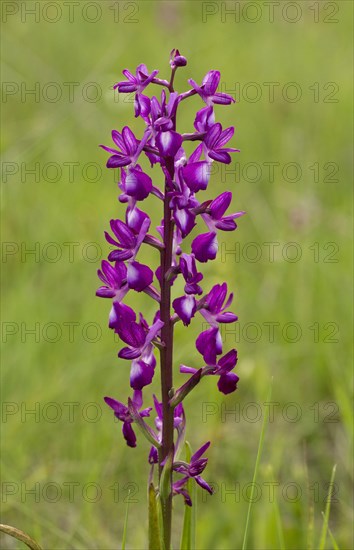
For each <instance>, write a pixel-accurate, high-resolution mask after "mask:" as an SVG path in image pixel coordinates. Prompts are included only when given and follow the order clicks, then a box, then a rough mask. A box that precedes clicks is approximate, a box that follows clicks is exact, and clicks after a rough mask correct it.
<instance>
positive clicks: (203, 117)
mask: <svg viewBox="0 0 354 550" xmlns="http://www.w3.org/2000/svg"><path fill="white" fill-rule="evenodd" d="M214 124H215V115H214V109H213V108H212V107H204V108H203V109H200V111H198V112H197V114H196V117H195V121H194V128H195V129H196V130H197V132H201V133H204V132H208V130H209V129H210V128H211V127H212V126H214Z"/></svg>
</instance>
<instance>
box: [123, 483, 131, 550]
mask: <svg viewBox="0 0 354 550" xmlns="http://www.w3.org/2000/svg"><path fill="white" fill-rule="evenodd" d="M129 497H130V489H129V491H128V498H127V507H126V509H125V519H124V527H123V538H122V550H125V545H126V542H127V532H128V518H129Z"/></svg>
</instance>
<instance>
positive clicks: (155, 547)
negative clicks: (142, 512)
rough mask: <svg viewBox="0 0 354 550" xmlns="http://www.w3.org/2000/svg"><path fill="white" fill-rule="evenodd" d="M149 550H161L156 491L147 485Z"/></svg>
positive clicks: (152, 486) (151, 485) (151, 484)
mask: <svg viewBox="0 0 354 550" xmlns="http://www.w3.org/2000/svg"><path fill="white" fill-rule="evenodd" d="M148 498H149V550H162V546H161V535H160V525H159V513H158V503H157V496H156V491H155V488H154V485H153V483H150V485H149V494H148Z"/></svg>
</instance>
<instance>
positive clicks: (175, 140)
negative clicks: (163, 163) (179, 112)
mask: <svg viewBox="0 0 354 550" xmlns="http://www.w3.org/2000/svg"><path fill="white" fill-rule="evenodd" d="M156 145H157V147H158V150H159V151H160V153H161V155H163V156H165V157H174V156H175V154H176V153H177V151H178V149H179V148H180V147H181V145H182V136H181V135H180V134H178V133H177V132H173V131H167V132H159V133H158V134H157V136H156Z"/></svg>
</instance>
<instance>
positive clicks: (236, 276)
mask: <svg viewBox="0 0 354 550" xmlns="http://www.w3.org/2000/svg"><path fill="white" fill-rule="evenodd" d="M270 4H271V5H270V6H269V5H267V3H266V2H257V3H255V2H220V3H219V2H198V1H193V2H183V1H178V2H150V1H144V2H114V1H113V0H112V1H100V2H85V1H82V2H77V3H71V2H45V1H42V2H2V6H1V9H2V14H1V15H2V39H1V40H2V80H3V83H2V101H3V123H4V128H3V132H2V160H3V163H2V176H3V186H2V241H3V257H2V272H3V279H2V282H3V287H2V288H3V291H2V345H3V360H2V402H3V411H2V412H3V416H2V426H1V427H2V441H3V453H2V522H3V523H8V524H12V525H15V526H17V527H19V528H21V529H24V530H25V531H28V532H29V533H30V534H31V535H32V536H34V537H35V538H37V539H38V541H40V542H41V544H42V545H43V548H45V549H54V548H55V549H75V550H80V549H88V548H92V549H93V548H97V549H110V550H111V549H116V548H120V545H121V539H122V531H123V519H124V514H125V510H126V506H127V501H129V502H130V511H129V529H128V542H127V545H128V547H129V548H132V549H143V548H146V536H147V518H146V479H147V475H148V465H147V459H146V457H147V453H148V445H147V444H146V443H145V441H143V440H142V438H140V439H139V444H138V448H137V449H136V450H135V451H133V450H131V449H128V448H127V447H126V446H125V444H124V441H123V439H122V437H121V433H120V429H121V426H120V425H119V424H118V423H117V424H115V423H114V422H113V418H112V415H111V412H110V410H108V408H107V407H105V406H104V405H102V397H103V396H104V395H111V396H113V397H116V398H118V399H122V400H125V398H126V396H127V394H128V392H129V380H128V372H129V366H128V363H125V362H124V363H122V362H121V361H119V360H118V359H117V357H116V353H117V349H118V342H117V341H115V339H114V337H113V335H112V334H111V332H110V331H108V330H107V329H106V323H107V316H108V311H109V303H108V301H104V300H99V299H97V298H95V295H94V294H95V289H96V287H97V285H98V281H97V278H96V269H97V267H98V266H99V263H100V259H101V257H104V256H105V255H106V254H107V252H108V247H107V246H106V244H105V241H104V237H103V231H104V230H105V229H106V228H107V227H108V222H109V219H110V218H112V217H119V216H122V214H123V212H124V210H123V208H122V207H121V205H119V203H118V202H117V200H116V197H117V187H116V183H115V181H116V179H117V178H116V176H114V174H113V172H112V171H108V170H106V169H105V162H106V159H107V155H106V153H105V152H104V151H102V150H101V149H99V148H98V144H99V143H104V144H107V145H109V144H110V132H111V130H112V129H113V128H116V129H119V130H120V129H121V128H122V127H123V126H124V125H125V124H130V125H131V126H132V128H133V129H134V131H135V132H136V133H137V135H139V133H140V132H141V130H142V125H141V121H137V120H136V119H133V115H132V113H133V104H132V98H131V97H129V96H126V97H125V98H118V96H116V95H115V94H114V93H113V91H112V85H113V84H114V83H115V82H117V81H118V80H120V79H121V70H122V69H124V68H125V67H128V68H130V69H131V70H132V69H135V67H136V66H137V65H138V64H139V63H142V62H144V63H146V64H147V66H148V68H149V69H150V70H152V69H155V68H159V69H160V74H161V76H162V77H168V76H169V65H168V59H169V53H170V50H171V49H172V48H174V47H178V48H179V49H180V50H181V52H182V53H183V54H184V55H185V56H186V57H187V58H188V66H187V67H186V68H185V69H181V70H180V71H179V72H178V74H177V77H176V88H177V90H178V91H183V90H185V89H187V88H188V84H187V79H188V78H193V79H194V80H196V81H197V82H201V79H202V77H203V76H204V74H205V73H206V72H207V71H208V70H210V69H219V70H220V71H221V74H222V77H221V80H222V82H221V89H222V90H223V91H229V93H234V94H235V97H236V99H237V100H238V102H237V103H236V105H233V106H230V107H226V108H222V107H216V114H217V119H218V120H220V121H221V122H222V124H223V125H231V124H233V125H235V126H236V133H235V137H234V138H233V145H234V146H237V147H239V148H240V149H241V153H240V154H239V155H237V157H236V159H235V161H234V162H233V164H232V165H230V166H229V167H228V169H229V171H228V172H226V171H225V167H222V168H220V167H219V169H215V171H214V174H213V177H212V182H211V184H210V187H209V189H208V192H207V193H206V194H205V197H206V198H209V197H210V198H212V197H214V196H216V194H217V193H220V192H221V191H223V190H226V189H228V190H232V191H233V193H234V199H233V207H234V210H246V211H247V216H245V217H243V218H242V219H241V220H240V221H239V228H238V230H237V232H236V233H233V234H227V233H223V234H221V235H220V238H219V242H220V261H218V262H213V263H211V264H209V263H208V264H207V265H205V266H203V273H204V276H205V279H204V288H205V289H208V288H210V287H211V286H212V284H215V283H217V282H220V281H223V280H225V281H227V282H228V285H229V288H230V290H232V291H234V292H235V302H234V308H233V309H234V310H235V311H236V312H237V313H238V315H239V323H238V327H237V328H236V327H235V326H234V327H228V330H230V331H231V332H229V333H227V334H226V333H225V332H224V339H225V342H226V345H227V346H230V347H231V346H236V347H237V348H238V351H239V357H240V359H239V364H238V371H237V372H238V374H239V376H240V383H239V389H238V391H237V392H236V393H235V394H232V395H231V396H228V397H225V396H222V395H221V394H219V393H218V392H217V391H216V385H215V381H214V380H213V379H210V380H209V379H208V380H203V384H201V385H200V387H199V388H198V389H197V390H196V391H194V393H193V394H192V395H191V396H189V398H188V400H187V402H186V409H187V415H188V416H187V418H188V426H187V430H188V439H189V440H190V442H191V444H192V446H193V447H194V448H195V449H196V448H198V447H199V446H200V445H201V444H202V443H203V442H204V441H206V440H209V439H210V440H211V441H212V446H211V448H210V450H209V453H208V456H209V464H208V467H207V469H206V471H205V478H206V479H207V480H209V481H211V482H213V483H214V484H215V488H216V493H215V495H214V496H213V497H209V496H207V498H205V495H202V494H201V493H200V492H198V504H197V513H198V526H197V548H198V549H200V550H201V549H204V550H207V549H211V548H215V549H222V550H224V549H225V550H226V549H228V550H233V549H235V548H240V547H241V544H242V538H243V533H244V527H245V521H246V514H247V509H248V501H249V491H250V485H249V484H250V482H251V481H252V476H253V470H254V463H255V459H256V454H257V447H258V441H259V434H260V430H261V422H262V418H263V414H264V410H265V406H264V402H265V401H266V399H267V394H268V391H269V387H270V384H271V379H272V378H273V384H272V386H273V388H272V401H274V402H275V404H274V405H273V408H274V411H273V412H274V414H273V415H271V418H270V422H269V424H268V426H267V432H266V436H265V443H264V449H263V455H262V458H261V464H260V470H259V475H258V480H257V483H258V484H257V487H256V496H257V502H255V503H254V505H253V508H252V513H251V523H250V533H249V540H248V545H247V548H249V549H252V550H256V549H257V550H265V549H280V548H286V549H297V550H298V549H305V548H306V549H307V548H309V549H311V548H312V549H316V550H317V548H319V538H320V532H321V528H322V523H323V518H322V512H323V511H324V509H325V504H326V494H327V491H328V482H329V480H330V476H331V471H332V467H333V465H334V464H337V473H336V479H335V491H334V495H333V497H332V502H331V516H330V529H331V532H332V534H333V537H334V538H335V540H336V541H337V544H338V546H339V548H341V549H342V550H344V549H350V548H353V540H352V530H351V524H352V512H351V510H352V497H351V483H352V460H351V457H352V430H351V428H352V419H351V418H352V417H351V395H350V388H351V387H352V385H351V383H352V380H351V372H352V371H351V364H352V363H351V359H352V340H351V329H352V324H351V323H352V302H351V297H352V294H351V292H352V291H351V273H352V264H351V249H350V242H351V228H352V225H351V194H352V190H351V189H352V188H351V179H352V172H351V131H352V126H351V120H352V119H351V102H350V98H351V94H350V87H351V77H352V73H351V69H352V56H351V51H350V44H351V42H352V11H353V10H352V6H353V4H352V2H347V1H342V2H329V3H326V2H314V3H312V2H280V3H270ZM278 4H279V5H278ZM31 10H32V11H33V10H34V13H32V14H31V13H30V11H31ZM226 10H230V11H229V12H228V13H226ZM273 10H274V12H273ZM272 12H273V13H272ZM271 83H273V84H271ZM31 90H32V93H31ZM272 90H273V92H274V96H273V95H272ZM156 92H157V93H160V89H157V90H156ZM154 93H155V92H154ZM201 106H202V104H201V102H200V101H199V100H198V99H197V98H193V99H192V100H190V101H189V102H186V103H185V104H184V105H183V108H181V111H180V113H181V114H180V115H179V122H180V129H181V130H183V131H191V130H190V129H191V128H192V124H193V120H194V113H195V111H196V110H197V109H199V108H201ZM273 163H274V164H273ZM273 169H274V174H273V173H272V170H273ZM31 170H32V172H29V171H31ZM155 174H156V175H155V178H156V179H155V180H154V181H155V183H156V184H159V183H161V182H160V179H161V178H160V175H159V174H158V172H157V171H156V170H155ZM147 205H148V207H149V208H150V209H152V211H153V212H154V221H155V222H158V221H159V218H160V213H159V212H158V211H157V210H156V201H154V200H153V199H151V201H150V199H149V201H148V203H146V206H147ZM265 243H268V244H265ZM271 243H273V244H271ZM289 243H292V244H289ZM294 243H295V244H294ZM31 250H32V251H34V252H32V253H30V251H31ZM270 250H274V255H273V254H272V253H271V254H270ZM230 251H231V252H230ZM148 254H149V252H146V251H145V252H144V253H143V257H145V258H148ZM155 260H157V256H154V257H152V255H151V258H150V261H155ZM129 300H130V302H129V303H131V304H133V305H134V306H135V307H136V308H139V309H141V310H142V311H145V312H146V315H147V318H148V320H151V316H152V314H153V308H152V306H151V304H150V302H149V300H148V299H146V298H145V297H144V296H141V295H137V294H135V295H134V296H133V295H132V296H130V298H129ZM272 327H274V336H273V335H272V330H273V329H272ZM200 329H201V321H197V322H196V323H195V324H194V325H192V326H191V327H190V328H188V329H184V328H183V327H178V328H177V330H176V346H175V364H176V370H177V368H178V365H179V363H180V362H181V361H183V362H185V363H187V364H189V365H192V366H199V365H200V359H199V357H198V354H197V353H196V351H195V347H194V340H195V337H196V335H197V334H198V331H200ZM29 330H32V333H31V332H28V331H29ZM182 379H183V377H182V376H181V375H179V374H178V373H177V374H176V385H177V384H178V383H180V382H181V381H182ZM154 390H155V391H156V392H158V381H157V377H156V380H155V383H154ZM149 404H150V403H147V405H149ZM31 410H32V411H34V412H33V413H32V414H31V413H30V412H29V411H31ZM230 411H234V412H230ZM129 491H130V493H129ZM182 515H183V506H182V503H181V502H180V501H179V500H177V499H175V524H174V547H175V548H176V547H178V540H179V532H180V526H181V521H182ZM332 547H333V548H334V546H333V542H331V539H330V537H329V536H328V537H327V543H326V548H332ZM1 548H4V549H5V548H6V549H12V548H22V546H21V545H20V544H18V543H15V542H14V541H13V540H11V539H10V538H9V537H3V538H1Z"/></svg>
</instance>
